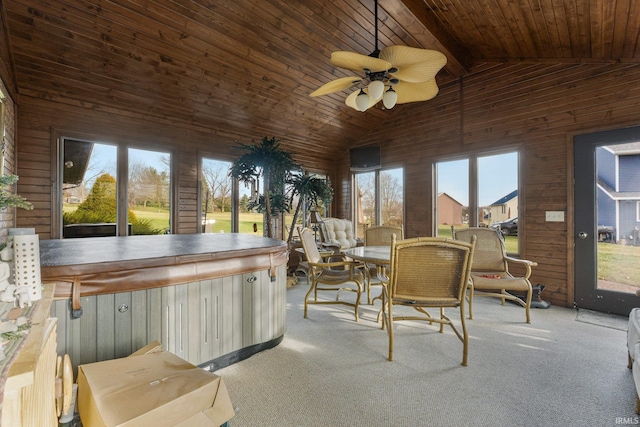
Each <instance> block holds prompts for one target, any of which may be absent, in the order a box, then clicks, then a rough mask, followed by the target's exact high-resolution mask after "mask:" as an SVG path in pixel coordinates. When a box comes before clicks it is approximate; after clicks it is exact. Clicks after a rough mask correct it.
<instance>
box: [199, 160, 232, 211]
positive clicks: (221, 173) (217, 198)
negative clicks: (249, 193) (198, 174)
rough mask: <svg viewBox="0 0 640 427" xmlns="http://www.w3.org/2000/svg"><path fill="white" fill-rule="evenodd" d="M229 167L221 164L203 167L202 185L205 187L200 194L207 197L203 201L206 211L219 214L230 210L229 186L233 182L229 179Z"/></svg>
mask: <svg viewBox="0 0 640 427" xmlns="http://www.w3.org/2000/svg"><path fill="white" fill-rule="evenodd" d="M228 171H229V167H228V166H227V164H225V163H222V162H216V163H214V164H206V165H203V168H202V184H203V186H206V189H205V190H206V191H205V192H203V193H202V194H205V195H208V197H205V200H203V203H205V206H206V207H207V209H206V210H204V209H203V211H204V212H207V211H208V210H212V211H215V210H216V209H217V210H218V211H220V212H225V211H230V210H231V186H232V184H233V181H232V180H231V179H229V174H228Z"/></svg>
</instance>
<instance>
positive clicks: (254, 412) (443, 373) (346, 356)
mask: <svg viewBox="0 0 640 427" xmlns="http://www.w3.org/2000/svg"><path fill="white" fill-rule="evenodd" d="M307 290H308V286H307V285H306V283H305V281H304V279H303V280H301V281H300V283H299V284H298V285H296V286H294V287H292V288H291V289H289V290H288V291H287V300H288V303H287V331H286V333H285V336H284V340H283V341H282V343H280V345H278V346H277V347H275V348H273V349H270V350H267V351H264V352H261V353H259V354H256V355H254V356H252V357H250V358H249V359H246V360H244V361H241V362H239V363H236V364H234V365H231V366H229V367H226V368H224V369H221V370H219V371H217V372H216V373H217V374H218V375H220V376H221V377H222V378H223V379H224V381H225V383H226V385H227V388H228V389H229V394H230V396H231V400H232V402H233V405H234V407H235V408H236V416H235V417H234V418H233V419H232V420H231V421H230V423H229V424H230V426H232V427H241V426H252V427H255V426H260V427H268V426H327V425H331V426H394V427H397V426H487V427H498V426H505V427H506V426H509V427H512V426H616V425H620V424H628V423H629V422H631V421H635V423H638V420H639V418H638V417H637V415H636V414H635V387H634V384H633V378H632V374H631V370H629V369H628V368H627V349H626V332H625V331H626V328H625V327H624V324H625V322H626V319H624V318H614V319H613V320H612V319H610V318H607V319H606V321H603V322H600V323H599V322H598V316H590V317H588V316H586V315H585V316H582V319H578V317H579V316H578V312H577V311H576V310H572V309H565V308H559V307H551V308H549V309H532V314H531V317H532V319H531V324H526V323H525V322H524V320H525V319H524V309H523V308H522V307H519V306H517V305H514V304H510V303H507V304H506V305H504V306H502V305H500V302H499V300H497V299H494V298H476V299H475V300H474V319H473V320H468V321H467V328H468V331H469V336H470V340H469V362H468V366H466V367H464V366H462V365H461V364H460V363H461V361H462V343H461V342H460V341H459V340H458V339H457V338H456V337H455V335H454V334H453V332H452V331H451V329H450V328H447V329H445V332H444V334H440V333H438V332H437V327H436V326H429V325H427V324H424V323H422V322H412V321H405V322H398V323H397V324H396V325H395V329H394V331H395V346H394V361H393V362H389V361H388V360H387V352H388V337H387V333H386V331H383V330H381V329H380V324H379V323H376V322H375V318H376V314H377V311H378V309H379V302H378V305H377V306H375V307H374V306H370V305H366V304H363V305H362V306H361V309H360V321H359V322H357V323H356V322H355V321H354V316H353V309H352V308H350V307H347V306H342V305H332V306H318V305H316V306H310V308H309V318H308V319H304V318H303V312H302V309H303V298H304V295H305V292H306V291H307ZM447 315H448V316H449V317H451V318H452V319H453V320H454V321H459V312H458V311H457V310H454V309H450V310H448V311H447ZM587 317H588V319H587ZM585 319H587V320H588V321H585Z"/></svg>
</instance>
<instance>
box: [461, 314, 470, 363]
mask: <svg viewBox="0 0 640 427" xmlns="http://www.w3.org/2000/svg"><path fill="white" fill-rule="evenodd" d="M460 322H461V323H462V366H467V359H468V357H469V335H468V333H467V324H466V323H465V320H464V307H463V305H462V304H460Z"/></svg>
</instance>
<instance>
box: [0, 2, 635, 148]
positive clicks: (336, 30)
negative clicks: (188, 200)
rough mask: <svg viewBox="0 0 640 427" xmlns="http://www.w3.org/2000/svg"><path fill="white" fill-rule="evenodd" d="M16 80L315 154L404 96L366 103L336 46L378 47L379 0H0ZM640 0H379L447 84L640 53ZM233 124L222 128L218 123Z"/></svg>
mask: <svg viewBox="0 0 640 427" xmlns="http://www.w3.org/2000/svg"><path fill="white" fill-rule="evenodd" d="M0 4H1V6H2V9H1V11H2V19H3V23H4V25H3V27H4V28H5V29H6V32H7V34H6V36H7V38H8V40H9V48H10V52H9V55H10V58H11V62H12V66H13V72H14V75H15V81H14V82H6V83H7V85H9V86H10V87H11V86H13V87H12V88H13V90H14V92H16V93H18V94H20V95H21V96H22V95H24V96H33V97H42V98H46V99H50V100H54V101H59V102H75V103H77V102H78V101H81V102H83V103H84V105H86V106H88V107H91V106H94V105H102V106H106V107H115V108H118V109H120V110H121V111H123V112H125V113H126V112H128V111H131V112H138V113H140V112H142V113H144V114H145V115H147V116H148V117H158V118H162V119H166V118H170V119H171V120H172V121H174V122H175V123H180V124H184V125H186V126H192V127H196V128H200V129H215V130H216V131H217V133H223V134H224V135H226V136H227V138H233V139H237V140H240V141H242V142H248V138H253V139H255V140H259V139H260V138H262V137H263V136H275V137H277V138H280V139H281V140H282V143H283V146H284V147H285V148H287V149H289V150H291V151H294V152H296V153H304V154H305V156H308V157H310V158H313V157H318V158H324V159H326V158H331V157H333V156H335V155H337V154H341V153H343V152H344V151H345V150H346V149H347V148H348V147H350V146H353V145H357V144H358V142H359V141H360V140H361V139H362V138H363V137H364V136H365V135H366V134H367V133H368V132H370V131H372V130H374V129H375V128H376V127H377V126H380V125H381V124H382V123H383V122H384V121H385V120H387V119H392V118H393V116H394V115H396V114H401V113H402V109H403V108H411V104H406V105H405V106H398V107H396V108H394V109H392V110H383V109H381V108H374V109H371V110H369V111H367V112H365V113H359V112H356V111H354V110H352V109H350V108H349V107H347V106H345V105H344V103H343V102H344V98H345V97H346V93H344V92H341V93H337V94H333V95H328V96H323V97H319V98H310V97H309V93H310V92H312V91H313V90H315V89H316V88H317V87H319V86H320V85H322V84H324V83H327V82H329V81H331V80H333V79H335V78H338V77H343V76H346V75H351V74H353V73H352V72H348V71H346V70H343V69H337V68H334V67H333V66H331V65H330V63H329V57H330V54H331V52H333V51H336V50H348V51H354V52H358V53H362V54H369V53H370V52H371V51H373V49H374V2H373V0H331V1H329V0H305V1H300V2H297V1H288V0H269V1H255V0H215V1H214V0H0ZM639 32H640V1H636V0H564V1H562V0H380V1H379V40H380V47H381V48H382V47H385V46H389V45H394V44H399V45H407V46H413V47H421V48H430V49H437V50H441V51H442V52H444V53H445V54H446V56H447V58H448V63H447V66H446V67H445V69H444V70H442V71H441V72H440V73H439V74H438V76H437V80H438V83H439V84H440V85H443V84H447V83H448V82H453V81H455V80H457V79H458V78H459V77H460V76H463V75H465V74H468V73H469V72H471V71H472V69H473V67H474V66H475V65H479V64H483V63H492V62H510V61H532V62H540V61H543V62H557V63H564V62H639V61H640V51H639V47H638V36H639ZM220 130H222V131H223V132H220Z"/></svg>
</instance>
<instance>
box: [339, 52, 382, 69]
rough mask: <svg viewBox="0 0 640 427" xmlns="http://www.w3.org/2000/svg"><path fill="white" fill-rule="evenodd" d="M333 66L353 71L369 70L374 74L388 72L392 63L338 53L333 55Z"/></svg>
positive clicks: (348, 53) (363, 56) (357, 54)
mask: <svg viewBox="0 0 640 427" xmlns="http://www.w3.org/2000/svg"><path fill="white" fill-rule="evenodd" d="M331 64H332V65H334V66H336V67H340V68H346V69H348V70H353V71H362V70H364V69H369V70H371V71H373V72H378V71H386V70H388V69H389V68H391V63H389V62H388V61H385V60H384V59H380V58H374V57H372V56H367V55H362V54H360V53H355V52H346V51H343V50H341V51H338V52H333V53H332V54H331Z"/></svg>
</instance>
